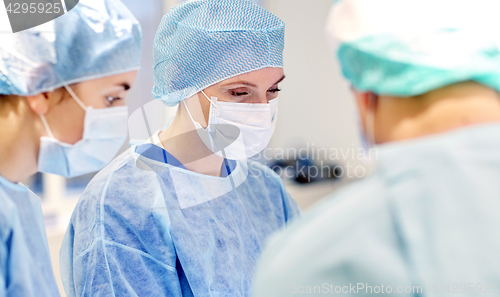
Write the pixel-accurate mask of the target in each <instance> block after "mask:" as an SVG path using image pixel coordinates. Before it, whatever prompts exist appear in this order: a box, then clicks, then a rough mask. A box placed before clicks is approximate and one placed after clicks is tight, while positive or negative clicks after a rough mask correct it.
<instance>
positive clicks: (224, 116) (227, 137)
mask: <svg viewBox="0 0 500 297" xmlns="http://www.w3.org/2000/svg"><path fill="white" fill-rule="evenodd" d="M201 93H202V94H203V95H204V96H205V97H206V98H207V99H208V101H210V115H209V119H208V126H207V128H203V127H202V126H201V125H200V124H199V123H198V122H196V121H195V120H194V119H193V117H192V115H191V113H190V112H189V109H188V107H187V105H186V102H185V101H183V102H184V106H186V110H187V112H188V114H189V117H190V118H191V121H192V122H193V124H194V125H195V127H196V131H197V132H198V135H199V137H200V138H201V140H202V141H203V143H204V144H205V146H206V147H207V148H208V149H210V150H211V151H212V152H213V153H214V154H216V155H218V156H220V157H223V158H227V159H231V160H241V159H247V158H250V157H253V156H255V155H256V154H258V153H260V152H261V151H262V150H264V149H265V148H266V147H267V145H268V144H269V141H270V140H271V137H272V136H273V133H274V130H275V128H276V122H277V119H278V99H277V98H276V99H273V100H271V101H269V103H267V104H251V103H234V102H218V101H217V97H212V99H210V98H208V96H207V95H206V94H205V92H203V91H202V92H201Z"/></svg>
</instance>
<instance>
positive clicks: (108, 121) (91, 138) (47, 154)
mask: <svg viewBox="0 0 500 297" xmlns="http://www.w3.org/2000/svg"><path fill="white" fill-rule="evenodd" d="M65 88H66V90H67V91H68V92H69V94H70V95H71V96H72V97H73V99H74V100H75V101H76V102H77V103H78V105H80V107H82V108H83V110H84V111H85V122H84V130H83V138H82V139H81V140H80V141H78V142H77V143H75V144H67V143H63V142H61V141H59V140H57V139H56V138H55V137H54V134H53V133H52V131H51V129H50V127H49V124H48V123H47V120H46V119H45V116H44V115H40V117H41V119H42V122H43V125H44V126H45V129H46V130H47V133H48V134H49V136H50V137H42V138H41V144H40V153H39V156H38V171H40V172H44V173H52V174H57V175H61V176H64V177H66V178H71V177H75V176H79V175H83V174H87V173H91V172H95V171H99V170H101V169H102V168H103V167H104V166H106V165H107V164H108V163H109V162H110V161H111V160H112V159H113V158H114V156H115V155H116V154H117V153H118V151H119V150H120V148H121V146H122V145H123V143H124V141H125V139H126V138H127V128H128V126H127V121H128V110H127V107H126V106H120V107H110V108H102V109H94V108H92V107H87V106H85V105H84V104H83V102H82V101H81V100H80V99H79V98H78V97H77V96H76V94H75V93H74V92H73V91H72V90H71V89H70V88H69V87H67V86H65Z"/></svg>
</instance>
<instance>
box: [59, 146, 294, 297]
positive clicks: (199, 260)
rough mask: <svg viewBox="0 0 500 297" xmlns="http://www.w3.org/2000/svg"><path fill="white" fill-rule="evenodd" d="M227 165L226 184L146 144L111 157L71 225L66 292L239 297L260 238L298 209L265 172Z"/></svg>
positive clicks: (64, 253) (245, 290) (65, 249)
mask: <svg viewBox="0 0 500 297" xmlns="http://www.w3.org/2000/svg"><path fill="white" fill-rule="evenodd" d="M229 163H231V162H227V163H226V165H228V166H224V167H227V170H229V171H230V172H228V174H226V176H225V177H224V175H223V176H222V177H214V176H206V175H202V174H198V173H194V172H191V171H188V170H186V169H184V168H182V167H183V166H182V164H180V163H179V162H178V161H177V160H175V158H173V157H172V156H171V155H169V154H168V153H167V152H166V151H164V150H163V149H162V148H160V147H157V146H154V145H152V144H150V143H147V144H142V145H138V146H133V147H131V149H130V150H129V151H127V152H125V153H124V154H122V155H121V156H119V157H118V158H117V159H115V160H114V161H113V162H112V163H111V164H110V165H108V166H107V167H106V168H105V169H104V170H103V171H101V172H100V173H98V174H97V175H96V177H95V178H94V179H93V180H92V181H91V182H90V184H89V185H88V186H87V188H86V190H85V191H84V193H83V196H82V197H81V199H80V201H79V203H78V205H77V207H76V209H75V211H74V213H73V216H72V218H71V223H70V226H69V228H68V230H67V233H66V236H65V239H64V243H63V246H62V249H61V262H60V263H61V275H62V279H63V283H64V287H65V290H66V293H67V295H68V296H69V297H72V296H232V297H237V296H248V295H249V291H250V288H251V282H252V279H253V272H254V268H255V263H256V260H257V257H258V256H259V255H260V253H261V249H262V247H263V244H264V242H265V240H266V239H267V238H268V236H269V235H270V234H271V233H273V232H274V231H276V230H278V229H280V228H282V227H284V226H285V225H286V224H287V222H288V221H289V220H291V219H292V218H294V217H296V216H297V215H298V214H299V213H300V210H299V208H298V206H297V204H296V202H295V201H294V200H292V199H291V198H290V197H289V196H288V194H287V193H286V191H285V189H284V187H283V184H282V182H281V180H280V178H279V177H278V176H277V175H276V174H275V173H274V172H273V171H272V170H270V169H269V168H267V167H265V166H263V165H261V164H258V163H256V162H250V161H244V162H242V161H237V162H235V163H234V164H233V166H230V164H229ZM231 167H232V168H231Z"/></svg>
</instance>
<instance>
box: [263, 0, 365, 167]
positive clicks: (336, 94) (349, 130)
mask: <svg viewBox="0 0 500 297" xmlns="http://www.w3.org/2000/svg"><path fill="white" fill-rule="evenodd" d="M331 5H332V0H266V2H265V6H266V8H268V9H269V10H270V11H271V12H273V13H274V14H275V15H277V16H278V17H279V18H281V19H282V20H283V21H284V22H285V24H286V37H285V38H286V39H285V55H284V59H285V61H284V62H285V73H286V75H287V78H286V80H285V82H284V83H283V84H282V86H281V87H282V89H283V91H282V93H281V94H280V106H279V108H280V111H279V121H278V128H277V131H276V135H275V137H274V140H273V146H274V147H275V148H287V147H297V146H299V147H302V146H306V144H307V143H309V145H310V147H312V146H315V147H324V148H337V149H339V150H340V149H343V150H348V149H351V150H353V149H357V148H358V147H359V139H358V135H359V134H358V128H357V120H355V117H354V111H355V105H354V99H353V97H352V94H351V93H350V89H349V84H348V82H347V81H346V80H345V79H344V78H343V76H342V74H341V71H340V67H339V63H338V62H337V60H336V54H335V53H334V50H332V49H331V48H330V47H329V45H328V42H327V39H326V34H325V33H324V27H325V22H326V19H327V16H328V13H329V10H330V7H331ZM347 159H348V160H340V162H339V163H345V162H349V163H350V164H351V165H354V166H357V165H361V164H363V163H362V162H361V161H357V160H352V159H351V158H347ZM333 161H335V160H333Z"/></svg>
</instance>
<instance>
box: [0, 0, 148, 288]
mask: <svg viewBox="0 0 500 297" xmlns="http://www.w3.org/2000/svg"><path fill="white" fill-rule="evenodd" d="M141 36H142V35H141V29H140V26H139V23H138V22H137V21H136V19H135V18H134V17H133V16H132V14H131V13H130V11H128V10H127V8H126V7H125V6H124V5H123V4H122V3H121V2H119V1H118V0H81V1H80V3H79V4H78V5H77V6H76V7H75V8H73V9H72V10H71V11H69V12H68V13H66V14H65V15H63V16H61V17H59V18H57V19H56V20H54V21H50V22H48V23H46V24H44V25H42V26H38V27H35V28H32V29H29V30H26V31H22V32H19V33H15V34H1V35H0V56H1V59H0V296H9V297H10V296H19V297H21V296H22V297H31V296H33V297H34V296H36V297H39V296H50V297H53V296H59V290H58V288H57V284H56V281H55V278H54V273H53V271H52V263H51V260H50V254H49V247H48V243H47V236H46V233H45V226H44V220H43V214H42V208H41V202H40V198H38V197H37V196H36V195H35V194H34V193H33V192H31V191H30V190H29V189H28V188H27V187H26V186H25V185H23V184H22V183H21V181H23V180H25V179H26V178H28V177H29V176H30V175H32V174H34V173H36V172H37V171H38V172H45V173H52V174H57V175H61V176H64V177H74V176H78V175H82V174H86V173H90V172H93V171H98V170H100V169H101V168H102V167H104V165H106V164H107V163H108V162H110V161H111V160H112V158H113V157H114V156H115V154H116V153H117V152H118V150H119V149H120V147H121V146H122V144H123V142H124V140H125V138H126V136H127V129H126V128H127V110H126V107H125V106H124V100H125V96H126V95H127V93H128V89H129V88H130V87H131V86H132V84H133V82H134V79H135V76H136V72H137V70H138V68H139V61H140V56H141V48H142V45H141V42H142V37H141Z"/></svg>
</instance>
